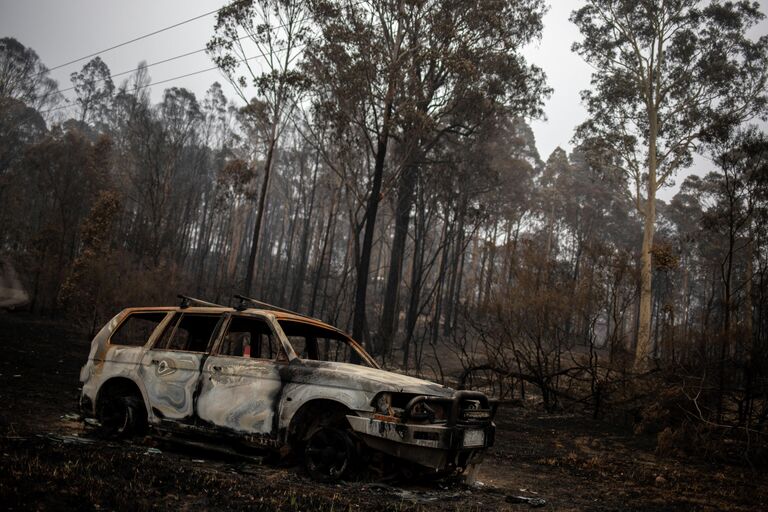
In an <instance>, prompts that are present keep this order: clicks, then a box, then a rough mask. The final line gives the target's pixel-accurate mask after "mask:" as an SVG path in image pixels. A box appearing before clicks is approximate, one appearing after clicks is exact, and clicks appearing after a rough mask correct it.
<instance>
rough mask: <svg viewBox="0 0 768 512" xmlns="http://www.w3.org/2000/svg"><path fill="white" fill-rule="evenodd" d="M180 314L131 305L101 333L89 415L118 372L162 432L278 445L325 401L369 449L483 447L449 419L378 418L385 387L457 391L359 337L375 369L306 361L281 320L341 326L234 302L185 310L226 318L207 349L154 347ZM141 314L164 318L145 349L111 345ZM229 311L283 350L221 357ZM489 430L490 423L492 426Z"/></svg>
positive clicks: (87, 385)
mask: <svg viewBox="0 0 768 512" xmlns="http://www.w3.org/2000/svg"><path fill="white" fill-rule="evenodd" d="M178 310H179V309H178V308H135V309H127V310H124V311H122V312H121V313H119V314H118V315H116V316H115V317H114V318H112V319H111V320H110V321H109V322H108V323H107V324H106V325H105V326H104V328H102V329H101V331H99V333H98V334H97V335H96V336H95V338H94V339H93V342H92V346H91V352H90V355H89V359H88V361H87V363H86V364H85V366H84V367H83V369H82V371H81V374H80V379H81V381H82V382H83V391H82V395H83V397H82V399H81V403H83V404H90V409H91V410H89V411H86V412H87V413H90V414H91V415H93V414H95V413H96V412H97V407H98V399H99V390H100V389H102V387H103V386H104V385H105V384H106V383H108V382H110V381H111V380H112V379H116V378H120V379H127V380H129V381H130V382H132V383H134V384H135V385H136V388H137V389H138V390H139V392H140V393H141V396H142V399H143V400H144V404H145V405H146V407H147V418H148V421H149V423H150V425H152V426H155V427H157V428H161V429H163V430H167V429H183V430H184V431H187V432H188V431H197V432H199V433H201V434H207V435H210V436H216V435H223V436H225V437H232V438H237V439H240V440H241V441H243V442H245V443H247V444H251V445H256V446H269V447H272V448H280V447H281V446H283V445H284V444H285V443H286V442H287V441H288V439H287V435H288V432H289V427H290V426H291V422H292V421H293V420H294V418H295V417H296V414H297V413H298V412H299V411H300V410H301V409H302V407H303V406H305V405H307V404H311V403H313V402H315V401H318V400H322V401H330V402H334V403H336V404H339V406H343V407H344V408H345V409H346V410H347V411H348V412H349V414H348V415H347V416H346V417H347V420H348V421H349V424H350V426H351V428H352V430H353V431H354V432H356V433H357V434H358V435H359V436H360V437H361V439H362V440H363V441H364V442H365V443H366V444H368V445H369V446H371V447H372V448H374V449H377V450H382V451H385V452H387V453H390V454H392V455H395V456H398V457H403V458H406V459H410V460H414V461H415V462H418V463H420V464H423V465H425V466H428V467H434V468H439V469H444V468H446V467H449V466H451V465H455V464H457V461H459V463H460V462H461V461H460V460H459V459H460V457H459V455H461V457H463V459H462V460H464V461H466V460H470V459H472V460H475V459H476V458H477V457H475V452H478V453H479V452H481V451H482V449H483V448H484V447H477V448H474V449H472V450H470V451H468V450H466V449H463V447H461V446H459V445H457V440H460V439H462V438H463V433H462V432H461V428H464V427H461V428H458V427H454V426H448V425H446V424H445V422H442V423H440V424H429V423H425V422H424V421H420V422H417V423H409V422H403V420H402V419H401V418H399V417H396V416H394V415H392V412H391V411H390V412H388V413H387V415H383V414H379V413H378V412H377V411H376V410H375V407H374V405H373V404H374V400H375V398H376V397H377V395H379V394H380V393H382V392H387V393H392V394H402V395H408V396H420V395H425V396H429V397H435V399H438V398H439V399H440V400H443V401H445V400H447V401H450V400H452V398H451V397H453V396H454V390H452V389H450V388H447V387H445V386H441V385H439V384H435V383H432V382H428V381H424V380H421V379H416V378H413V377H409V376H406V375H400V374H396V373H391V372H387V371H384V370H381V369H379V368H378V367H377V365H376V363H375V362H373V361H372V360H371V359H370V356H368V355H367V354H365V352H364V351H362V349H360V348H359V346H358V345H356V344H355V343H354V341H352V340H349V343H350V345H351V346H354V347H355V348H356V349H358V350H361V351H362V353H363V354H364V355H365V357H364V358H363V360H364V362H367V363H368V364H369V366H360V365H354V364H348V363H337V362H329V361H316V360H306V359H300V358H299V357H298V356H297V355H296V353H295V351H294V349H293V347H292V346H291V344H290V342H289V340H288V338H287V337H286V336H285V333H284V332H283V331H282V330H281V328H280V324H279V323H278V321H279V320H285V319H288V320H291V321H294V322H305V323H307V324H308V325H316V326H318V327H322V328H323V329H334V328H332V327H330V326H327V325H326V324H323V323H321V322H318V321H316V320H308V319H304V318H303V317H299V316H295V315H290V314H287V313H282V312H274V311H268V310H246V311H244V312H236V311H235V310H233V309H230V308H212V307H188V308H185V309H184V312H185V314H195V313H199V314H204V315H211V314H218V315H221V316H222V320H221V321H220V323H219V326H218V327H217V328H216V330H215V331H214V333H215V334H214V336H213V337H212V338H213V339H212V342H211V344H210V345H209V347H208V351H207V352H188V351H181V350H165V349H163V350H159V349H155V348H153V347H154V345H155V343H156V341H157V340H158V338H159V337H160V336H161V333H162V332H163V330H164V329H166V328H167V327H168V325H169V324H170V323H171V321H172V317H173V316H174V315H173V314H172V313H175V312H177V311H178ZM134 312H140V313H147V312H165V313H167V314H166V317H165V318H164V320H163V321H162V322H160V323H159V324H158V326H157V328H156V329H155V330H154V332H153V333H152V334H151V335H150V337H149V339H148V340H147V343H146V344H144V345H143V346H121V345H113V344H111V343H110V338H111V336H112V334H114V333H115V332H116V331H117V329H118V328H119V327H120V325H121V324H122V322H124V321H125V320H126V318H128V317H129V315H130V314H132V313H134ZM230 315H247V316H250V317H253V318H255V319H260V320H261V321H264V322H266V323H267V324H268V325H269V326H270V328H271V329H272V332H273V335H274V336H275V337H276V339H277V341H278V342H279V346H280V349H281V350H280V352H281V356H279V357H277V358H275V359H257V358H250V357H239V356H233V355H222V354H219V353H218V348H217V347H218V346H219V344H220V343H222V341H221V340H222V338H223V336H224V331H225V330H226V329H225V327H224V326H226V325H227V323H226V322H227V319H228V318H229V316H230ZM336 332H339V333H340V331H337V330H336ZM344 336H346V335H344ZM344 339H346V338H344ZM422 398H423V397H422ZM313 419H314V418H308V419H307V421H309V420H313ZM485 428H492V425H491V424H490V423H489V422H488V425H486V427H485ZM489 438H490V439H492V435H491V436H489ZM462 454H463V455H462Z"/></svg>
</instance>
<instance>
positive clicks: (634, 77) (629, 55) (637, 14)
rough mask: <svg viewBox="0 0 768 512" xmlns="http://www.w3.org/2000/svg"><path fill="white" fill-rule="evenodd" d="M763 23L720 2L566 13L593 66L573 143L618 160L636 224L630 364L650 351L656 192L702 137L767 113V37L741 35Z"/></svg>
mask: <svg viewBox="0 0 768 512" xmlns="http://www.w3.org/2000/svg"><path fill="white" fill-rule="evenodd" d="M763 17H764V16H763V14H761V13H760V11H759V9H758V4H757V3H750V2H746V1H743V2H722V1H720V0H713V1H698V0H640V1H637V0H588V1H587V3H586V5H585V6H584V7H582V8H580V9H578V10H576V11H575V12H574V13H573V14H572V16H571V21H573V22H574V23H575V24H576V25H577V26H578V28H579V29H580V31H581V33H582V35H583V38H584V39H583V40H582V41H581V42H578V43H575V44H574V45H573V50H574V51H575V52H577V53H578V54H579V55H581V56H582V57H583V58H584V59H585V60H586V61H587V62H588V63H589V64H591V65H592V66H593V67H594V68H595V72H594V73H593V75H592V89H591V90H587V91H584V92H583V93H582V97H583V100H584V102H585V104H586V107H587V110H588V112H589V115H590V119H589V120H588V121H587V122H585V123H584V124H583V125H581V126H580V127H579V129H578V131H577V138H578V139H581V140H584V141H587V142H589V143H592V144H593V145H602V146H604V147H607V148H609V149H610V150H611V151H612V152H614V153H615V154H616V155H618V156H619V157H620V158H621V162H620V165H619V166H618V167H619V168H620V169H621V170H622V171H623V172H625V173H626V174H627V175H628V177H629V179H630V180H631V182H632V192H631V193H632V195H633V199H634V203H635V206H636V208H637V211H638V212H639V214H640V215H641V217H642V218H643V222H644V229H643V242H642V247H641V252H640V260H641V287H640V308H639V322H638V332H637V346H636V354H635V363H636V365H637V366H638V367H642V366H644V365H646V364H647V362H648V358H649V356H650V354H651V322H652V314H651V297H652V290H651V285H652V283H651V280H652V270H653V269H652V250H653V238H654V231H655V221H656V194H657V191H658V190H659V188H661V187H664V186H665V185H668V184H669V183H670V181H671V179H672V178H673V176H674V175H675V173H676V172H677V171H678V170H680V169H682V168H685V167H687V166H689V165H690V164H691V162H692V154H693V152H694V151H695V150H696V148H697V145H698V144H700V143H701V141H703V140H707V139H710V138H713V137H717V136H720V135H722V134H723V133H724V132H726V131H727V130H728V127H729V126H732V125H734V124H737V123H740V122H742V121H744V120H746V119H749V118H752V117H754V116H756V115H760V114H763V113H764V112H765V106H766V101H767V98H766V68H767V67H768V66H767V63H768V56H767V55H768V52H767V50H768V36H763V37H761V38H759V39H758V40H756V41H755V40H751V39H750V38H748V37H747V35H746V34H747V31H748V30H749V29H750V28H751V27H753V26H755V24H757V23H758V22H759V21H760V20H762V19H763Z"/></svg>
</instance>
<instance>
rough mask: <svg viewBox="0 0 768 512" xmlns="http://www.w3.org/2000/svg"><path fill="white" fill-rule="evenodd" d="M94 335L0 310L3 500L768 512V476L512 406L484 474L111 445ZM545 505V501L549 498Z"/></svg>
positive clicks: (147, 506)
mask: <svg viewBox="0 0 768 512" xmlns="http://www.w3.org/2000/svg"><path fill="white" fill-rule="evenodd" d="M88 348H89V340H88V339H87V337H86V336H83V335H82V334H80V333H78V332H76V331H73V330H71V329H67V328H66V327H65V326H63V325H62V324H61V323H56V322H52V321H44V320H40V319H36V318H31V317H29V316H27V315H26V314H22V313H17V314H11V313H0V350H1V351H0V354H2V355H1V356H0V403H2V404H3V405H2V407H1V408H0V453H2V461H1V462H0V508H5V509H7V510H155V509H157V510H165V509H171V508H174V509H177V510H206V509H208V510H246V509H247V510H291V511H292V510H326V511H332V510H333V511H343V510H363V511H365V510H393V511H405V510H425V511H432V510H457V511H458V510H462V511H463V510H478V511H479V510H511V511H519V510H528V509H529V508H532V507H533V505H535V504H536V503H531V502H523V503H516V502H515V501H516V498H515V497H517V496H523V497H528V498H538V499H541V500H544V501H545V504H544V505H543V506H542V507H541V510H563V511H570V510H573V511H576V510H596V511H609V510H622V511H629V510H659V511H661V510H712V511H714V510H734V511H736V510H738V511H757V510H767V509H768V477H767V476H766V475H765V474H761V473H755V472H753V471H751V470H750V469H749V468H746V467H736V466H726V465H714V464H709V463H705V462H704V461H700V460H692V459H676V458H671V457H664V456H663V455H657V454H655V452H654V448H655V443H654V439H653V438H649V437H638V436H634V435H633V434H632V432H631V431H630V430H629V429H627V428H620V427H617V426H612V425H610V424H606V423H605V422H597V421H593V420H590V419H587V418H583V417H580V416H577V415H545V414H543V413H542V412H541V411H539V410H537V408H536V407H534V406H531V407H526V408H521V407H502V408H501V409H500V410H499V414H498V416H497V427H498V431H497V435H496V445H495V446H494V447H493V448H492V449H491V450H490V452H489V454H488V456H487V459H486V461H485V462H484V463H483V465H482V466H481V468H480V470H479V473H478V477H477V483H476V484H475V485H474V486H465V485H461V484H458V483H455V482H438V483H431V484H427V483H421V484H413V483H409V484H403V483H400V484H397V485H393V484H383V483H377V482H370V481H369V482H350V483H343V484H339V485H323V484H318V483H315V482H313V481H311V480H309V479H308V478H307V477H306V476H305V475H304V474H302V471H301V470H300V469H299V468H297V467H286V466H284V465H281V464H280V463H274V462H260V461H259V459H257V458H250V459H237V458H232V457H225V456H222V455H219V454H215V453H213V452H208V451H202V450H191V449H189V448H180V447H178V446H174V445H170V444H168V443H167V442H165V443H163V442H160V441H158V440H156V439H153V438H151V437H148V438H145V439H143V440H138V441H133V442H130V443H129V442H122V443H115V442H106V441H102V440H98V439H95V438H93V437H92V436H89V433H88V432H87V431H86V430H84V428H83V425H82V424H81V423H80V422H79V421H78V420H77V419H76V412H77V397H78V385H79V384H78V376H79V369H80V366H81V365H82V364H83V363H84V361H85V359H86V357H87V355H88ZM538 505H541V503H538Z"/></svg>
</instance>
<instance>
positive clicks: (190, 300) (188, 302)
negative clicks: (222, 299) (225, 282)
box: [177, 294, 226, 309]
mask: <svg viewBox="0 0 768 512" xmlns="http://www.w3.org/2000/svg"><path fill="white" fill-rule="evenodd" d="M177 297H178V298H179V299H181V305H180V306H179V307H181V309H186V308H188V307H189V306H192V305H195V306H209V307H214V308H223V307H226V306H222V305H221V304H216V303H214V302H208V301H207V300H202V299H196V298H194V297H189V296H188V295H181V294H179V295H177Z"/></svg>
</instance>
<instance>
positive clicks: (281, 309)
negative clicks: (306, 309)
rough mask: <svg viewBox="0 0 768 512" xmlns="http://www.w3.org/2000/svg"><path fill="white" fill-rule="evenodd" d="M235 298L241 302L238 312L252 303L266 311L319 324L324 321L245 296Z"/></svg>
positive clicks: (237, 307) (236, 307)
mask: <svg viewBox="0 0 768 512" xmlns="http://www.w3.org/2000/svg"><path fill="white" fill-rule="evenodd" d="M234 297H235V298H236V299H237V300H239V301H240V303H239V304H238V305H237V306H235V309H237V310H238V311H243V310H244V309H247V308H246V306H245V303H246V302H250V303H251V304H253V305H255V306H261V307H263V308H266V309H272V310H274V311H280V312H282V313H290V314H292V315H296V316H300V317H304V318H309V319H310V320H317V321H318V322H322V320H320V319H319V318H315V317H313V316H309V315H304V314H302V313H298V312H296V311H291V310H290V309H285V308H281V307H279V306H275V305H274V304H269V303H268V302H262V301H260V300H256V299H254V298H252V297H246V296H245V295H239V294H238V295H235V296H234Z"/></svg>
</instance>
